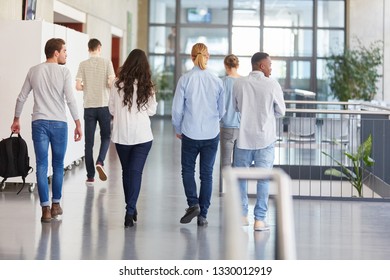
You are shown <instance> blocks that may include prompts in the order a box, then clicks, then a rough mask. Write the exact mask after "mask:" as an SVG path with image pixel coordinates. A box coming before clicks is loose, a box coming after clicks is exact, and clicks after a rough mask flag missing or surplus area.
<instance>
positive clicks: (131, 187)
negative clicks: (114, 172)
mask: <svg viewBox="0 0 390 280" xmlns="http://www.w3.org/2000/svg"><path fill="white" fill-rule="evenodd" d="M115 147H116V151H117V153H118V156H119V161H120V162H121V165H122V184H123V191H124V193H125V202H126V213H127V214H129V215H133V214H134V211H135V209H136V205H137V200H138V196H139V193H140V191H141V181H142V172H143V170H144V166H145V162H146V158H147V157H148V154H149V151H150V149H151V147H152V141H150V142H146V143H142V144H137V145H121V144H115Z"/></svg>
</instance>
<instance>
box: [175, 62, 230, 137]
mask: <svg viewBox="0 0 390 280" xmlns="http://www.w3.org/2000/svg"><path fill="white" fill-rule="evenodd" d="M224 114H225V106H224V88H223V84H222V81H221V79H220V78H218V77H217V76H216V75H214V74H213V73H211V72H210V71H208V70H207V69H205V70H201V69H200V68H199V67H198V66H194V68H192V70H191V71H189V72H187V73H185V74H184V75H182V76H181V77H180V79H179V81H178V83H177V86H176V91H175V96H174V98H173V103H172V124H173V127H174V128H175V131H176V134H184V135H185V136H187V137H189V138H191V139H194V140H205V139H213V138H215V137H217V135H218V133H219V121H220V119H221V118H222V117H223V115H224Z"/></svg>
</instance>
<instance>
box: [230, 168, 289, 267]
mask: <svg viewBox="0 0 390 280" xmlns="http://www.w3.org/2000/svg"><path fill="white" fill-rule="evenodd" d="M222 172H223V179H224V180H225V181H226V184H227V188H226V189H227V192H226V199H225V200H224V210H225V211H224V222H225V225H226V230H225V232H226V238H225V250H226V251H225V254H226V258H227V259H245V258H246V254H245V251H244V250H243V249H244V248H245V246H243V244H244V240H243V232H242V230H241V228H240V227H239V226H238V225H240V224H241V206H240V194H239V191H238V180H239V179H251V180H258V179H271V180H274V182H275V183H276V187H277V194H276V196H275V198H276V240H275V242H276V244H275V247H276V255H275V258H276V259H277V260H294V259H296V243H295V242H296V241H295V226H294V215H293V206H292V195H291V179H290V177H289V176H288V175H287V174H286V173H285V172H284V171H283V170H282V169H279V168H274V169H264V168H257V167H252V168H241V167H240V168H238V167H236V168H232V167H225V168H224V169H223V170H222Z"/></svg>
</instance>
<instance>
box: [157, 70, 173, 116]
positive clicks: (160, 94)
mask: <svg viewBox="0 0 390 280" xmlns="http://www.w3.org/2000/svg"><path fill="white" fill-rule="evenodd" d="M153 80H154V81H155V84H156V89H157V91H156V99H157V101H158V103H159V104H158V110H159V114H160V115H164V107H165V106H164V105H165V101H169V100H172V98H173V73H172V72H170V71H164V70H163V71H157V72H156V74H155V75H154V78H153Z"/></svg>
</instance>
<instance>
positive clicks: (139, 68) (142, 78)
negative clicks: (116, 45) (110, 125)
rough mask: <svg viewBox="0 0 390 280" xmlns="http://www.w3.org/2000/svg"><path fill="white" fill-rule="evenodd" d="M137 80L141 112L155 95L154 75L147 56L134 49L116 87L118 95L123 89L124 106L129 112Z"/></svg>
mask: <svg viewBox="0 0 390 280" xmlns="http://www.w3.org/2000/svg"><path fill="white" fill-rule="evenodd" d="M136 80H137V108H138V111H140V110H141V108H142V107H143V106H145V105H146V104H147V103H148V100H149V97H150V96H152V95H153V94H154V84H153V82H152V73H151V71H150V66H149V62H148V59H147V57H146V54H145V52H144V51H143V50H140V49H134V50H132V51H131V52H130V54H129V56H128V57H127V59H126V61H125V63H123V65H122V67H120V69H119V75H118V79H117V81H116V82H115V86H116V87H117V88H118V93H119V91H120V90H121V89H123V92H124V96H123V105H125V106H126V105H127V106H128V107H129V110H130V108H131V106H132V103H133V93H134V86H133V84H134V82H135V81H136Z"/></svg>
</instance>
